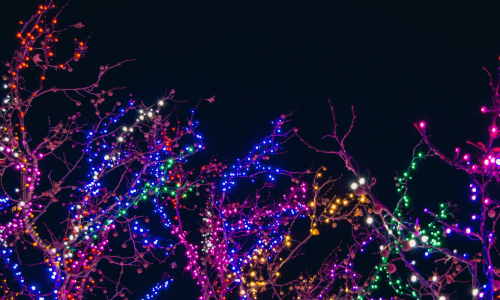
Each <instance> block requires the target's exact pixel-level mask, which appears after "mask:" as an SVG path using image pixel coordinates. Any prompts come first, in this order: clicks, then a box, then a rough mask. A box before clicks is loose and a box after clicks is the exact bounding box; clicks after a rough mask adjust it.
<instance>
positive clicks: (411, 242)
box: [410, 239, 417, 248]
mask: <svg viewBox="0 0 500 300" xmlns="http://www.w3.org/2000/svg"><path fill="white" fill-rule="evenodd" d="M416 245H417V242H416V241H415V240H414V239H411V240H410V247H412V248H413V247H415V246H416Z"/></svg>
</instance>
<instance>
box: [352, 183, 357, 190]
mask: <svg viewBox="0 0 500 300" xmlns="http://www.w3.org/2000/svg"><path fill="white" fill-rule="evenodd" d="M357 188H358V184H357V183H356V182H353V184H351V189H353V190H355V189H357Z"/></svg>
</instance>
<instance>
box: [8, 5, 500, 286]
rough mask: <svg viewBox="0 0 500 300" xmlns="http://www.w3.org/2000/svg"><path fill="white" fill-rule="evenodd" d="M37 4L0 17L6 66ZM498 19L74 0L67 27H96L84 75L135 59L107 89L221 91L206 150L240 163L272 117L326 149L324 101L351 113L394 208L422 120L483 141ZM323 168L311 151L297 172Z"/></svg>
mask: <svg viewBox="0 0 500 300" xmlns="http://www.w3.org/2000/svg"><path fill="white" fill-rule="evenodd" d="M62 2H63V1H59V4H62ZM56 3H57V1H56ZM38 4H40V1H33V0H29V1H28V0H22V1H21V0H16V1H10V3H9V4H8V5H5V4H4V5H3V7H2V9H0V34H1V37H2V46H1V48H0V59H2V60H5V59H7V58H9V55H11V53H12V52H13V50H14V49H15V45H16V41H15V33H16V32H17V30H18V26H19V25H17V22H18V21H19V20H21V19H26V18H27V17H28V16H29V15H30V14H31V13H32V12H34V11H35V8H36V6H37V5H38ZM499 16H500V2H498V1H474V2H470V1H336V0H335V1H303V2H295V1H280V2H278V1H265V2H264V1H227V2H222V1H199V2H197V1H128V0H73V1H72V2H71V3H70V5H69V6H68V7H67V10H66V11H65V13H63V14H62V16H61V17H60V18H59V22H60V23H62V24H75V23H77V22H80V21H81V22H83V24H85V25H86V27H85V28H84V29H82V31H83V32H86V33H88V32H90V31H93V32H94V33H93V35H92V38H91V40H90V42H89V52H88V54H87V56H86V58H85V59H83V60H82V61H81V62H79V63H78V64H79V65H80V66H79V69H78V67H75V72H76V71H77V70H82V71H80V72H81V73H79V74H81V75H91V74H94V73H91V72H92V71H94V70H95V71H96V70H97V69H96V68H97V67H98V66H99V65H101V64H106V63H110V64H111V63H116V62H118V61H120V60H123V59H129V58H134V59H136V60H137V61H135V62H133V63H129V64H127V65H124V66H123V67H121V68H120V70H119V71H116V72H114V73H112V74H110V76H109V77H108V80H109V81H108V83H109V84H116V85H121V86H127V88H128V92H131V93H133V94H134V95H135V96H137V97H139V98H140V99H144V100H145V101H153V100H154V99H156V98H158V97H159V96H161V95H162V94H163V92H164V90H165V89H166V88H169V89H170V88H175V90H176V94H177V98H178V99H190V100H193V104H194V103H195V101H196V100H198V99H200V98H208V97H211V96H212V95H214V94H215V95H216V101H215V103H214V104H212V105H204V108H203V109H202V110H200V114H199V116H200V120H201V122H202V127H200V129H201V131H202V132H203V133H204V135H205V140H206V143H207V150H206V151H207V155H212V154H216V153H217V154H219V156H220V157H221V158H230V159H234V158H236V157H241V156H243V155H244V154H245V153H246V152H247V150H248V149H249V148H250V147H251V146H252V145H253V144H254V143H256V142H258V141H259V139H260V138H261V137H263V136H264V135H265V134H267V133H268V132H269V130H270V129H271V127H270V126H269V125H270V121H271V120H273V119H274V118H275V117H276V116H279V115H280V114H282V113H284V112H289V111H291V110H294V109H297V108H298V109H299V110H298V111H297V112H296V113H295V114H294V115H295V116H294V117H293V120H294V125H295V126H300V127H301V128H302V129H303V135H304V136H306V137H308V138H309V140H310V141H313V142H318V143H319V141H320V137H321V136H322V135H323V134H328V133H329V132H330V129H331V119H330V115H329V110H328V103H327V100H328V99H331V100H332V102H333V105H334V106H335V107H336V109H337V112H338V117H339V121H340V122H342V123H345V124H347V123H348V122H350V108H349V107H350V105H354V107H355V110H356V113H357V116H358V122H357V123H356V125H355V132H354V134H353V136H352V139H351V140H350V143H349V144H348V146H349V147H350V148H351V151H352V153H353V154H354V156H355V157H356V158H357V160H358V162H359V163H360V165H361V166H362V168H363V169H369V170H370V171H371V173H372V175H374V176H375V177H377V179H378V182H379V183H378V184H377V188H378V189H379V191H380V192H381V193H385V194H383V195H385V196H384V197H387V198H388V199H390V200H388V201H394V200H396V198H395V197H396V193H395V189H394V188H393V179H392V178H393V176H394V171H395V170H402V169H403V168H404V167H406V164H407V163H408V162H409V160H410V158H411V157H410V155H411V151H412V148H413V146H414V145H415V144H416V143H417V142H418V141H419V135H418V133H417V132H416V130H415V129H414V127H413V123H414V122H417V121H420V120H421V119H425V120H426V122H427V123H428V130H429V132H430V133H431V134H432V135H433V137H434V141H435V142H436V144H437V145H438V146H441V147H442V150H443V151H444V152H445V153H448V154H450V153H452V151H453V150H454V148H455V147H456V146H461V147H463V146H464V145H465V141H466V140H472V141H478V140H479V138H480V136H481V135H478V134H477V132H478V130H477V125H481V124H484V122H483V118H481V117H482V116H481V115H480V113H479V108H480V107H481V106H482V105H485V104H489V99H490V90H489V86H488V77H487V75H486V73H485V72H484V71H483V70H482V67H483V66H485V67H487V68H489V69H490V70H491V71H492V72H493V73H496V71H495V69H496V68H497V66H498V56H499V54H500V26H498V20H499ZM68 38H69V36H68ZM68 42H69V43H71V41H68ZM92 68H93V69H92ZM96 72H97V71H96ZM481 130H483V129H481ZM482 132H485V131H484V130H483V131H482ZM325 146H328V145H327V144H325ZM330 146H331V147H333V145H330ZM298 147H300V146H298ZM300 151H303V149H302V150H300ZM302 153H308V154H311V153H310V152H302ZM331 159H333V158H331ZM319 163H321V162H320V161H319V159H318V157H313V156H312V155H311V157H310V159H309V158H307V157H304V156H301V157H295V158H293V162H291V163H290V164H289V165H290V166H291V168H300V167H303V166H310V165H311V164H315V165H317V164H319ZM323 163H325V162H323ZM328 163H330V162H328ZM435 163H436V164H438V165H439V163H438V162H435ZM341 171H342V170H338V172H337V173H340V172H341ZM436 180H437V179H436ZM431 181H432V180H431ZM463 183H464V184H462V182H461V183H460V185H459V189H460V191H465V190H466V185H465V184H466V181H464V182H463ZM425 184H426V187H427V188H428V193H427V194H425V195H424V194H423V195H424V196H429V195H441V194H442V195H445V194H446V193H448V190H445V191H442V190H440V186H441V184H442V185H444V186H446V185H447V184H448V185H450V184H453V181H451V180H448V181H446V180H444V181H442V182H440V183H439V184H437V183H436V182H434V183H433V182H427V183H425ZM388 191H391V193H389V192H388ZM436 197H437V196H436ZM427 199H429V198H427ZM422 201H423V200H422ZM166 294H167V293H166Z"/></svg>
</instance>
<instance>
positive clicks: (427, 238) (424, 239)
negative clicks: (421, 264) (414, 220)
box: [422, 235, 429, 243]
mask: <svg viewBox="0 0 500 300" xmlns="http://www.w3.org/2000/svg"><path fill="white" fill-rule="evenodd" d="M428 240H429V237H428V236H426V235H423V236H422V242H424V243H427V241H428Z"/></svg>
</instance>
